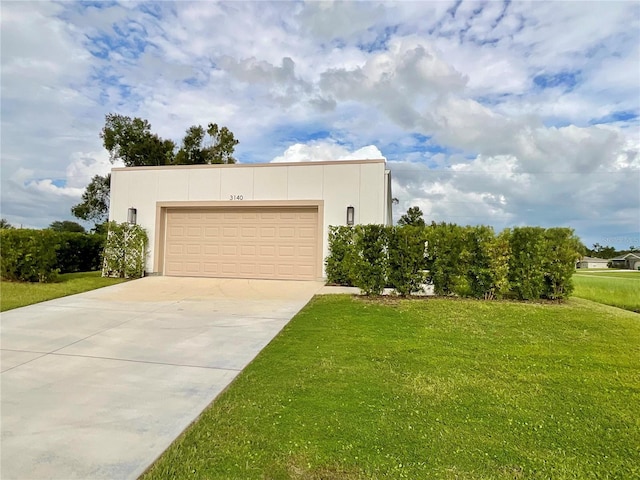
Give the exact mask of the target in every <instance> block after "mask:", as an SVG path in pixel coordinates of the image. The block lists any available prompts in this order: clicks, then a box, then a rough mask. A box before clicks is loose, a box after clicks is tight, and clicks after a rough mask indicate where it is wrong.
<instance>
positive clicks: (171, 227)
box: [109, 160, 392, 280]
mask: <svg viewBox="0 0 640 480" xmlns="http://www.w3.org/2000/svg"><path fill="white" fill-rule="evenodd" d="M134 213H135V222H136V223H137V224H138V225H140V226H142V227H143V228H145V229H146V231H147V233H148V235H149V255H148V256H147V264H146V272H147V274H159V275H174V276H199V277H223V278H273V279H303V280H317V279H321V278H323V277H324V259H325V257H326V256H327V253H328V245H327V238H328V231H329V226H330V225H346V224H347V223H353V224H367V223H377V224H386V225H391V224H392V213H391V176H390V172H389V170H387V169H386V163H385V161H384V160H345V161H331V162H304V163H266V164H235V165H184V166H177V165H173V166H161V167H129V168H114V169H112V172H111V199H110V206H109V220H112V221H116V222H126V221H130V220H132V218H131V217H132V216H133V214H134Z"/></svg>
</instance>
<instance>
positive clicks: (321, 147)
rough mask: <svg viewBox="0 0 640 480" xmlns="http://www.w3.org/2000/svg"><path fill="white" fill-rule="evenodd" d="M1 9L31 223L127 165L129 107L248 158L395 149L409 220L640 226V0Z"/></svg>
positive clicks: (8, 102)
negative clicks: (123, 152)
mask: <svg viewBox="0 0 640 480" xmlns="http://www.w3.org/2000/svg"><path fill="white" fill-rule="evenodd" d="M1 8H2V18H1V20H0V21H1V22H2V23H1V32H2V58H1V62H2V144H1V145H0V147H1V154H2V166H1V168H2V178H1V181H2V188H1V195H2V215H3V216H5V217H7V218H8V219H9V220H10V221H13V222H14V223H16V224H24V225H31V226H45V225H47V224H49V223H50V222H51V221H53V220H59V219H64V218H68V217H69V215H70V214H69V208H70V207H71V205H73V204H74V203H76V202H77V198H78V195H79V192H81V189H82V187H83V185H85V184H86V183H88V181H89V180H90V178H91V177H92V176H93V175H94V174H103V173H106V172H107V171H108V169H109V168H110V167H111V165H110V164H109V162H108V159H107V155H106V152H104V150H103V148H102V145H101V141H100V139H99V137H98V133H99V131H100V129H101V128H102V126H103V123H104V115H105V114H106V113H109V112H117V113H122V114H125V115H135V116H140V117H143V118H146V119H148V120H149V121H150V122H151V124H152V127H153V129H154V130H155V131H156V132H158V133H159V134H160V135H161V136H163V137H168V138H172V139H174V140H177V141H179V140H180V139H181V137H182V136H183V134H184V131H185V129H186V128H187V127H189V126H190V125H193V124H206V123H208V122H212V121H215V122H217V123H219V124H223V125H227V126H228V127H229V128H231V130H232V131H233V132H234V134H235V135H236V137H237V138H238V139H239V140H240V144H239V146H238V148H237V150H236V157H237V158H238V159H239V160H240V161H241V162H255V161H263V162H264V161H269V160H271V159H273V161H314V160H327V159H346V158H379V157H381V156H382V153H381V151H382V152H384V153H385V155H386V156H387V157H388V158H389V165H390V166H391V167H392V170H393V175H394V196H397V197H398V198H400V199H401V203H400V205H398V206H397V207H396V208H397V213H398V212H400V210H402V209H405V210H406V207H408V206H411V205H413V204H417V205H420V206H422V207H424V209H425V211H428V212H429V215H432V216H433V218H438V219H440V220H448V221H457V222H459V223H468V222H483V223H493V224H495V225H509V224H518V223H540V224H552V223H558V224H567V225H570V226H575V227H576V228H578V229H579V232H578V233H580V234H584V235H586V236H590V237H589V238H593V237H594V236H597V235H601V236H602V237H604V236H605V234H606V236H607V237H614V236H615V234H617V233H620V232H622V233H624V232H637V231H638V230H640V225H639V222H640V221H639V220H638V217H639V216H640V214H639V210H640V198H638V193H637V192H638V191H640V163H639V162H640V160H639V156H640V154H639V151H640V140H639V139H640V127H639V125H640V120H639V119H638V118H639V117H638V115H640V60H639V57H638V54H639V51H640V50H639V49H640V7H639V6H638V5H637V4H635V3H633V2H601V3H598V2H595V3H593V2H591V3H589V4H588V8H584V6H580V5H579V4H576V3H572V2H528V3H525V2H510V3H508V4H506V3H503V2H485V3H477V2H462V3H458V2H455V1H451V2H446V1H443V2H396V3H378V2H321V3H320V2H298V3H288V2H228V3H218V2H216V3H212V2H187V3H185V2H178V3H169V2H155V3H144V4H139V3H134V2H125V3H121V4H113V5H112V4H109V5H107V4H95V5H88V6H87V5H82V4H78V3H73V2H68V3H65V2H62V3H60V2H55V3H54V2H34V3H26V2H3V3H2V7H1ZM596 124H597V125H596ZM314 138H315V139H316V140H311V141H309V139H314ZM360 146H365V147H362V148H359V147H360ZM598 232H600V233H598ZM589 238H587V239H586V240H587V241H589ZM601 243H602V242H601Z"/></svg>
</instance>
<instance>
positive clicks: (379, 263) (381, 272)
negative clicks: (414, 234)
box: [349, 225, 389, 295]
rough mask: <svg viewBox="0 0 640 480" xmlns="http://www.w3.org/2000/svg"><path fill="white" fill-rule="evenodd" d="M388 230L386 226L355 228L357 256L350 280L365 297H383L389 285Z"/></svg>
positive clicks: (354, 257)
mask: <svg viewBox="0 0 640 480" xmlns="http://www.w3.org/2000/svg"><path fill="white" fill-rule="evenodd" d="M388 229H389V227H385V226H384V225H357V226H356V227H355V228H354V237H353V244H354V249H355V255H354V256H353V261H352V262H350V266H351V269H350V275H349V276H350V278H351V279H352V281H353V284H354V285H355V286H356V287H358V288H360V290H362V293H364V294H365V295H381V294H382V291H383V290H384V287H385V286H386V284H387V268H388V256H387V244H388V237H389V235H388Z"/></svg>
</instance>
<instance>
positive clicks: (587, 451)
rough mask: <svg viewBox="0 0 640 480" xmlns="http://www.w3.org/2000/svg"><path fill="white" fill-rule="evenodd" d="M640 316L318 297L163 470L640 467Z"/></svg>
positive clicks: (182, 441)
mask: <svg viewBox="0 0 640 480" xmlns="http://www.w3.org/2000/svg"><path fill="white" fill-rule="evenodd" d="M639 358H640V317H638V315H636V314H634V313H631V312H627V311H624V310H620V309H616V308H611V307H607V306H604V305H600V304H597V303H593V302H589V301H586V300H581V299H573V300H571V301H569V302H568V303H566V304H550V303H548V304H525V303H507V302H504V303H499V302H482V301H469V300H451V299H428V300H426V301H425V300H388V301H386V302H376V301H366V300H359V299H355V298H351V297H349V296H346V295H334V296H325V297H316V298H315V299H314V300H312V302H310V304H309V305H307V307H305V308H304V309H303V310H302V312H301V313H299V314H298V315H297V316H296V317H295V318H294V319H293V320H292V321H291V322H290V323H289V324H288V325H287V327H285V329H284V330H283V332H282V333H281V334H280V335H279V336H278V337H276V339H274V341H273V342H272V343H271V344H269V345H268V346H267V348H266V349H265V350H264V351H263V352H262V353H261V354H260V355H259V356H258V357H257V358H256V360H254V362H252V363H251V364H250V365H249V366H248V367H247V368H246V369H245V371H244V372H243V373H242V374H240V376H239V377H238V378H237V379H236V381H235V382H234V383H233V384H232V385H231V386H230V387H229V388H228V390H226V391H225V392H224V393H223V394H222V395H221V396H220V397H219V398H218V399H217V400H216V401H215V402H214V403H213V404H212V405H211V406H210V407H209V408H208V409H207V410H205V412H204V413H203V414H202V415H201V417H200V418H199V419H198V420H197V421H196V422H195V423H194V424H193V425H192V426H191V427H190V428H189V429H187V431H186V432H185V433H184V434H183V435H182V436H181V437H180V438H179V439H178V440H177V441H176V442H175V443H174V444H173V445H172V446H171V447H170V448H169V449H168V450H167V451H166V452H165V453H164V454H163V456H162V457H161V458H160V459H159V460H158V461H157V462H156V463H155V464H154V465H153V466H152V467H151V469H150V470H149V471H148V472H147V473H146V474H145V475H143V477H142V478H144V479H146V480H150V479H163V480H164V479H169V478H175V479H183V478H198V479H205V478H206V479H290V478H294V479H360V478H362V479H365V478H366V479H383V478H393V479H397V478H409V479H423V478H424V479H525V478H526V479H543V478H544V479H546V478H553V479H582V478H601V479H606V478H611V479H614V478H616V479H621V478H639V475H640V467H639V465H640V463H639V462H638V458H640V457H639V455H640V420H639V417H638V412H639V411H640V366H639V363H638V359H639Z"/></svg>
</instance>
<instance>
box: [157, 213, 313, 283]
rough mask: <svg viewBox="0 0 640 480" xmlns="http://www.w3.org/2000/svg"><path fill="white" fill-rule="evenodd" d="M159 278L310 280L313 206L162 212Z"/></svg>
mask: <svg viewBox="0 0 640 480" xmlns="http://www.w3.org/2000/svg"><path fill="white" fill-rule="evenodd" d="M166 231H167V234H166V248H165V263H164V264H165V272H164V273H165V274H166V275H187V276H210V277H240V278H283V279H284V278H291V279H315V277H316V275H317V270H318V269H317V264H318V261H319V259H318V245H317V243H318V241H317V238H318V237H317V236H318V211H317V208H316V207H295V208H291V207H289V208H287V207H264V208H259V207H254V208H245V207H240V208H238V209H235V211H231V210H229V209H225V208H218V209H216V208H211V209H200V211H194V212H185V211H184V210H172V209H169V211H168V212H167V230H166Z"/></svg>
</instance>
